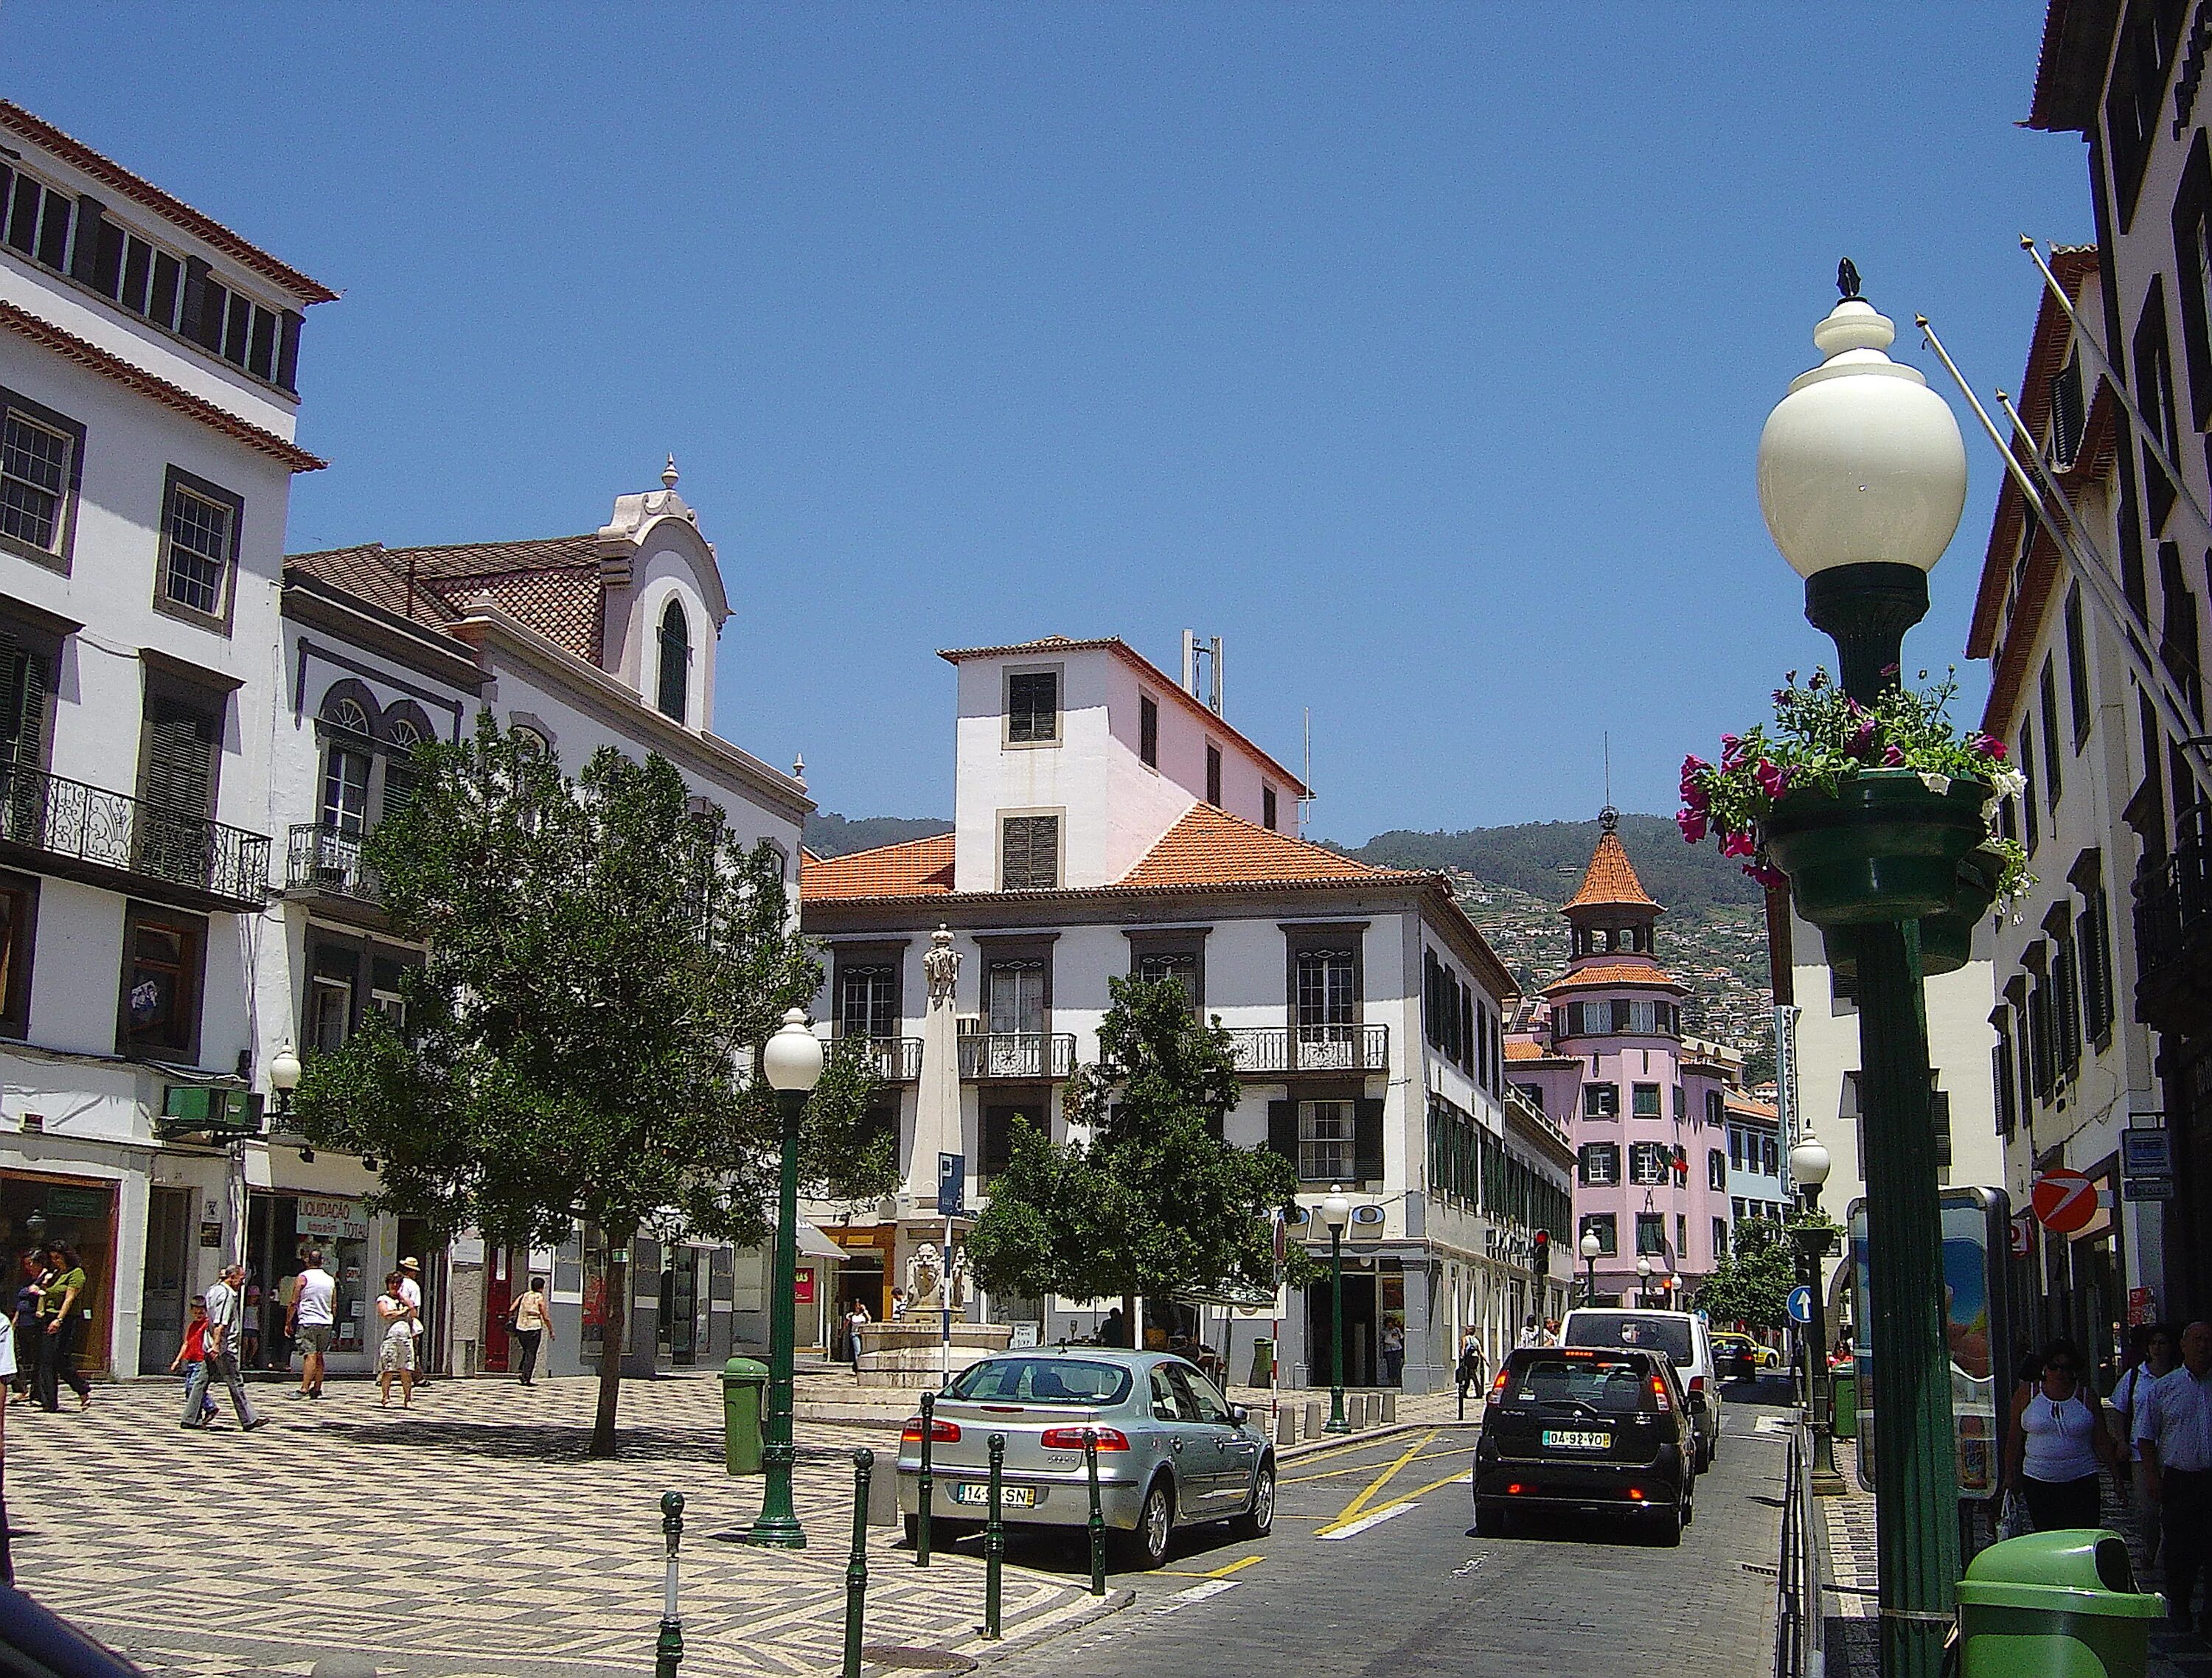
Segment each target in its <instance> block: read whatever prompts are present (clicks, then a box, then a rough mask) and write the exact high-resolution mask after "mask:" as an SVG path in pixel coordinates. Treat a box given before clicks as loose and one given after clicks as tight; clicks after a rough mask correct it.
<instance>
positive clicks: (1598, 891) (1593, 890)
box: [1567, 830, 1659, 909]
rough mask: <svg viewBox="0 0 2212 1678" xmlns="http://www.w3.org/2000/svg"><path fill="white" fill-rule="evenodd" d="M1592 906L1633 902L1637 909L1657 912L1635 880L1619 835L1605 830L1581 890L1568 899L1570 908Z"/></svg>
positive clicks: (1584, 876)
mask: <svg viewBox="0 0 2212 1678" xmlns="http://www.w3.org/2000/svg"><path fill="white" fill-rule="evenodd" d="M1593 903H1634V904H1636V905H1638V907H1640V908H1644V909H1656V908H1658V907H1659V905H1658V904H1657V903H1654V902H1653V901H1652V899H1651V897H1650V894H1648V893H1647V892H1646V891H1644V882H1643V881H1641V880H1639V879H1637V878H1636V870H1635V868H1634V867H1633V866H1631V865H1630V863H1629V860H1628V852H1627V851H1626V848H1623V846H1622V845H1621V842H1620V835H1619V834H1618V833H1614V832H1613V831H1611V830H1607V832H1605V833H1603V834H1601V836H1599V838H1598V842H1597V849H1596V850H1595V851H1593V852H1592V853H1591V854H1590V861H1589V869H1588V871H1587V872H1584V873H1583V883H1582V888H1581V890H1579V891H1577V892H1576V893H1575V895H1574V896H1573V897H1570V898H1568V899H1567V907H1568V908H1569V909H1582V908H1584V907H1586V906H1588V905H1589V904H1593Z"/></svg>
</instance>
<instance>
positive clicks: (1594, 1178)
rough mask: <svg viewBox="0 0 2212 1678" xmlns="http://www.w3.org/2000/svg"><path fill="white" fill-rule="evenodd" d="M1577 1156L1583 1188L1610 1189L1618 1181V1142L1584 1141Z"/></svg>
mask: <svg viewBox="0 0 2212 1678" xmlns="http://www.w3.org/2000/svg"><path fill="white" fill-rule="evenodd" d="M1578 1158H1579V1161H1580V1167H1581V1173H1582V1179H1583V1187H1584V1188H1585V1189H1610V1188H1611V1187H1613V1184H1615V1183H1619V1182H1620V1143H1618V1142H1585V1143H1583V1146H1582V1151H1581V1153H1580V1155H1579V1156H1578Z"/></svg>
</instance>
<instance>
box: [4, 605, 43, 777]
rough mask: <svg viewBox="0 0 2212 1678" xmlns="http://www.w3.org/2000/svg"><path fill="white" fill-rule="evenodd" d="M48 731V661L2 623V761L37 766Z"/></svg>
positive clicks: (13, 629) (9, 626)
mask: <svg viewBox="0 0 2212 1678" xmlns="http://www.w3.org/2000/svg"><path fill="white" fill-rule="evenodd" d="M45 744H46V659H45V657H44V655H43V654H40V653H38V652H37V651H35V650H33V648H31V647H27V646H26V645H25V644H24V642H23V638H22V636H21V635H19V634H18V633H17V632H16V630H15V628H14V627H13V626H12V625H9V624H7V623H0V763H7V764H11V765H12V764H16V763H23V764H28V765H30V766H32V767H33V768H35V767H37V766H38V765H39V763H40V760H41V758H43V757H44V756H45V755H46V754H45V749H44V748H45Z"/></svg>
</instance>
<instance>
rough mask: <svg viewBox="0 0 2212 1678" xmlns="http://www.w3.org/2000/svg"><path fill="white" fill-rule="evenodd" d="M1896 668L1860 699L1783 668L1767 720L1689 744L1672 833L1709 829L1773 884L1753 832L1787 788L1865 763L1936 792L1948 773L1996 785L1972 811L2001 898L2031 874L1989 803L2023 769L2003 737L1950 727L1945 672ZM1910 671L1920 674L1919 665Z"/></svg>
mask: <svg viewBox="0 0 2212 1678" xmlns="http://www.w3.org/2000/svg"><path fill="white" fill-rule="evenodd" d="M1897 673H1898V672H1897V666H1895V665H1892V666H1890V667H1889V668H1888V669H1887V670H1885V671H1884V672H1882V674H1883V676H1884V677H1886V678H1888V679H1889V685H1888V686H1887V687H1886V688H1884V689H1883V690H1881V694H1880V696H1878V697H1876V699H1875V702H1874V703H1873V704H1871V705H1862V704H1860V703H1859V702H1858V701H1857V700H1856V699H1853V698H1852V697H1850V695H1848V694H1846V693H1844V690H1842V689H1841V688H1840V687H1838V685H1837V684H1835V683H1834V682H1832V681H1831V680H1830V679H1829V677H1828V673H1827V672H1826V671H1825V670H1815V671H1814V672H1813V674H1812V677H1811V678H1810V679H1809V680H1808V681H1807V682H1806V683H1805V684H1803V685H1802V687H1801V686H1800V685H1799V684H1798V682H1797V672H1796V671H1794V670H1793V671H1791V672H1790V674H1789V677H1788V685H1787V686H1784V687H1779V688H1777V689H1776V690H1774V720H1773V723H1772V725H1771V727H1770V726H1768V725H1765V724H1759V725H1754V726H1753V727H1752V728H1750V729H1749V730H1747V732H1746V733H1741V734H1723V735H1722V736H1721V760H1720V762H1719V763H1707V762H1705V759H1704V758H1702V757H1698V756H1696V755H1695V754H1694V753H1693V754H1692V755H1691V756H1689V757H1685V758H1683V759H1682V786H1681V793H1682V808H1681V809H1680V812H1677V813H1676V815H1675V817H1674V821H1675V824H1676V825H1677V826H1679V827H1680V829H1681V830H1682V837H1683V838H1685V839H1686V840H1688V841H1689V842H1690V843H1692V844H1693V845H1696V844H1701V843H1703V842H1704V841H1705V837H1706V836H1707V835H1708V834H1711V835H1712V836H1715V837H1717V838H1718V840H1719V841H1720V847H1721V854H1722V855H1723V856H1735V857H1741V858H1744V859H1745V861H1744V872H1746V873H1747V874H1749V875H1750V876H1751V877H1752V878H1753V879H1755V880H1757V881H1759V884H1760V885H1782V884H1785V883H1786V882H1784V879H1783V876H1782V875H1781V874H1780V873H1779V872H1777V871H1776V869H1775V868H1774V867H1773V866H1772V865H1771V863H1769V862H1768V861H1767V860H1766V855H1765V849H1764V848H1763V847H1762V845H1761V842H1760V839H1759V834H1760V830H1761V826H1762V824H1763V823H1764V822H1765V818H1767V816H1768V815H1770V814H1771V812H1773V809H1774V806H1776V805H1777V804H1778V803H1780V802H1781V801H1782V799H1784V797H1786V796H1787V795H1788V794H1790V793H1793V792H1802V791H1807V790H1811V791H1816V792H1820V793H1826V794H1827V795H1828V796H1829V797H1831V798H1832V797H1834V796H1835V793H1836V788H1837V787H1838V785H1839V784H1840V783H1841V782H1842V781H1845V780H1847V779H1848V778H1850V776H1852V775H1857V774H1858V773H1859V771H1860V770H1862V769H1911V770H1914V771H1916V772H1917V774H1918V775H1919V776H1920V778H1921V780H1922V781H1925V782H1926V783H1927V784H1928V786H1929V789H1930V790H1931V791H1934V792H1937V793H1942V792H1944V791H1946V790H1947V789H1948V787H1949V786H1950V783H1951V782H1952V781H1980V782H1984V783H1985V784H1987V785H1988V786H1989V787H1991V788H1992V789H1993V791H1994V792H1995V794H1996V796H1995V797H1993V798H1992V799H1990V801H1989V803H1988V804H1987V805H1986V806H1984V809H1983V812H1982V816H1983V819H1984V822H1986V823H1988V824H1989V826H1990V831H1989V836H1988V838H1987V839H1986V840H1984V848H1987V849H1989V850H1991V851H1994V852H1995V853H1996V854H1998V855H2000V856H2002V858H2003V860H2004V867H2003V870H2002V873H2001V874H2000V876H1999V879H1998V882H1997V891H1996V897H1997V903H1998V906H1999V907H2000V908H2005V907H2008V906H2010V904H2011V903H2013V902H2014V900H2015V899H2016V898H2018V897H2020V896H2021V893H2022V892H2024V891H2027V888H2028V887H2029V886H2031V885H2034V884H2035V881H2034V879H2033V876H2031V875H2030V874H2029V873H2028V872H2027V852H2025V851H2024V850H2022V849H2021V846H2020V843H2019V842H2018V841H2017V840H2013V839H2004V838H2000V837H1998V836H1997V834H1996V812H1997V804H1998V800H2000V799H2006V798H2009V797H2011V796H2013V795H2014V794H2015V793H2020V792H2021V791H2022V790H2024V789H2025V788H2026V787H2027V778H2026V777H2025V776H2024V775H2021V772H2020V771H2019V770H2018V769H2015V768H2013V766H2012V765H2011V764H2010V763H2008V762H2006V761H2005V748H2004V742H2003V741H2002V740H2000V739H1996V737H1995V736H1994V735H1990V734H1984V733H1968V734H1960V733H1959V732H1958V731H1957V730H1956V729H1954V727H1952V726H1951V719H1950V716H1949V710H1950V705H1951V701H1952V700H1953V699H1954V697H1956V696H1957V694H1958V691H1959V683H1958V678H1957V676H1956V674H1955V672H1954V673H1952V674H1949V675H1947V676H1946V678H1944V680H1942V682H1940V683H1937V684H1936V685H1934V686H1933V687H1929V688H1924V689H1922V688H1911V687H1907V686H1905V684H1903V683H1902V682H1901V681H1899V680H1898V679H1897ZM1920 679H1921V680H1922V681H1923V682H1925V681H1926V680H1927V679H1928V672H1926V671H1924V670H1923V671H1922V672H1920Z"/></svg>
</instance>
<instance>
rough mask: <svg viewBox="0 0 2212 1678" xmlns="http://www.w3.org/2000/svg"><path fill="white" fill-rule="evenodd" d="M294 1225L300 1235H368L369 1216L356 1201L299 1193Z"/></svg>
mask: <svg viewBox="0 0 2212 1678" xmlns="http://www.w3.org/2000/svg"><path fill="white" fill-rule="evenodd" d="M297 1226H298V1229H299V1231H300V1233H301V1235H312V1236H318V1237H321V1238H322V1239H323V1240H325V1241H366V1240H368V1214H367V1213H364V1212H363V1211H362V1209H361V1202H360V1201H341V1200H332V1199H329V1198H327V1197H325V1196H320V1195H301V1196H300V1201H299V1213H298V1224H297Z"/></svg>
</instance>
